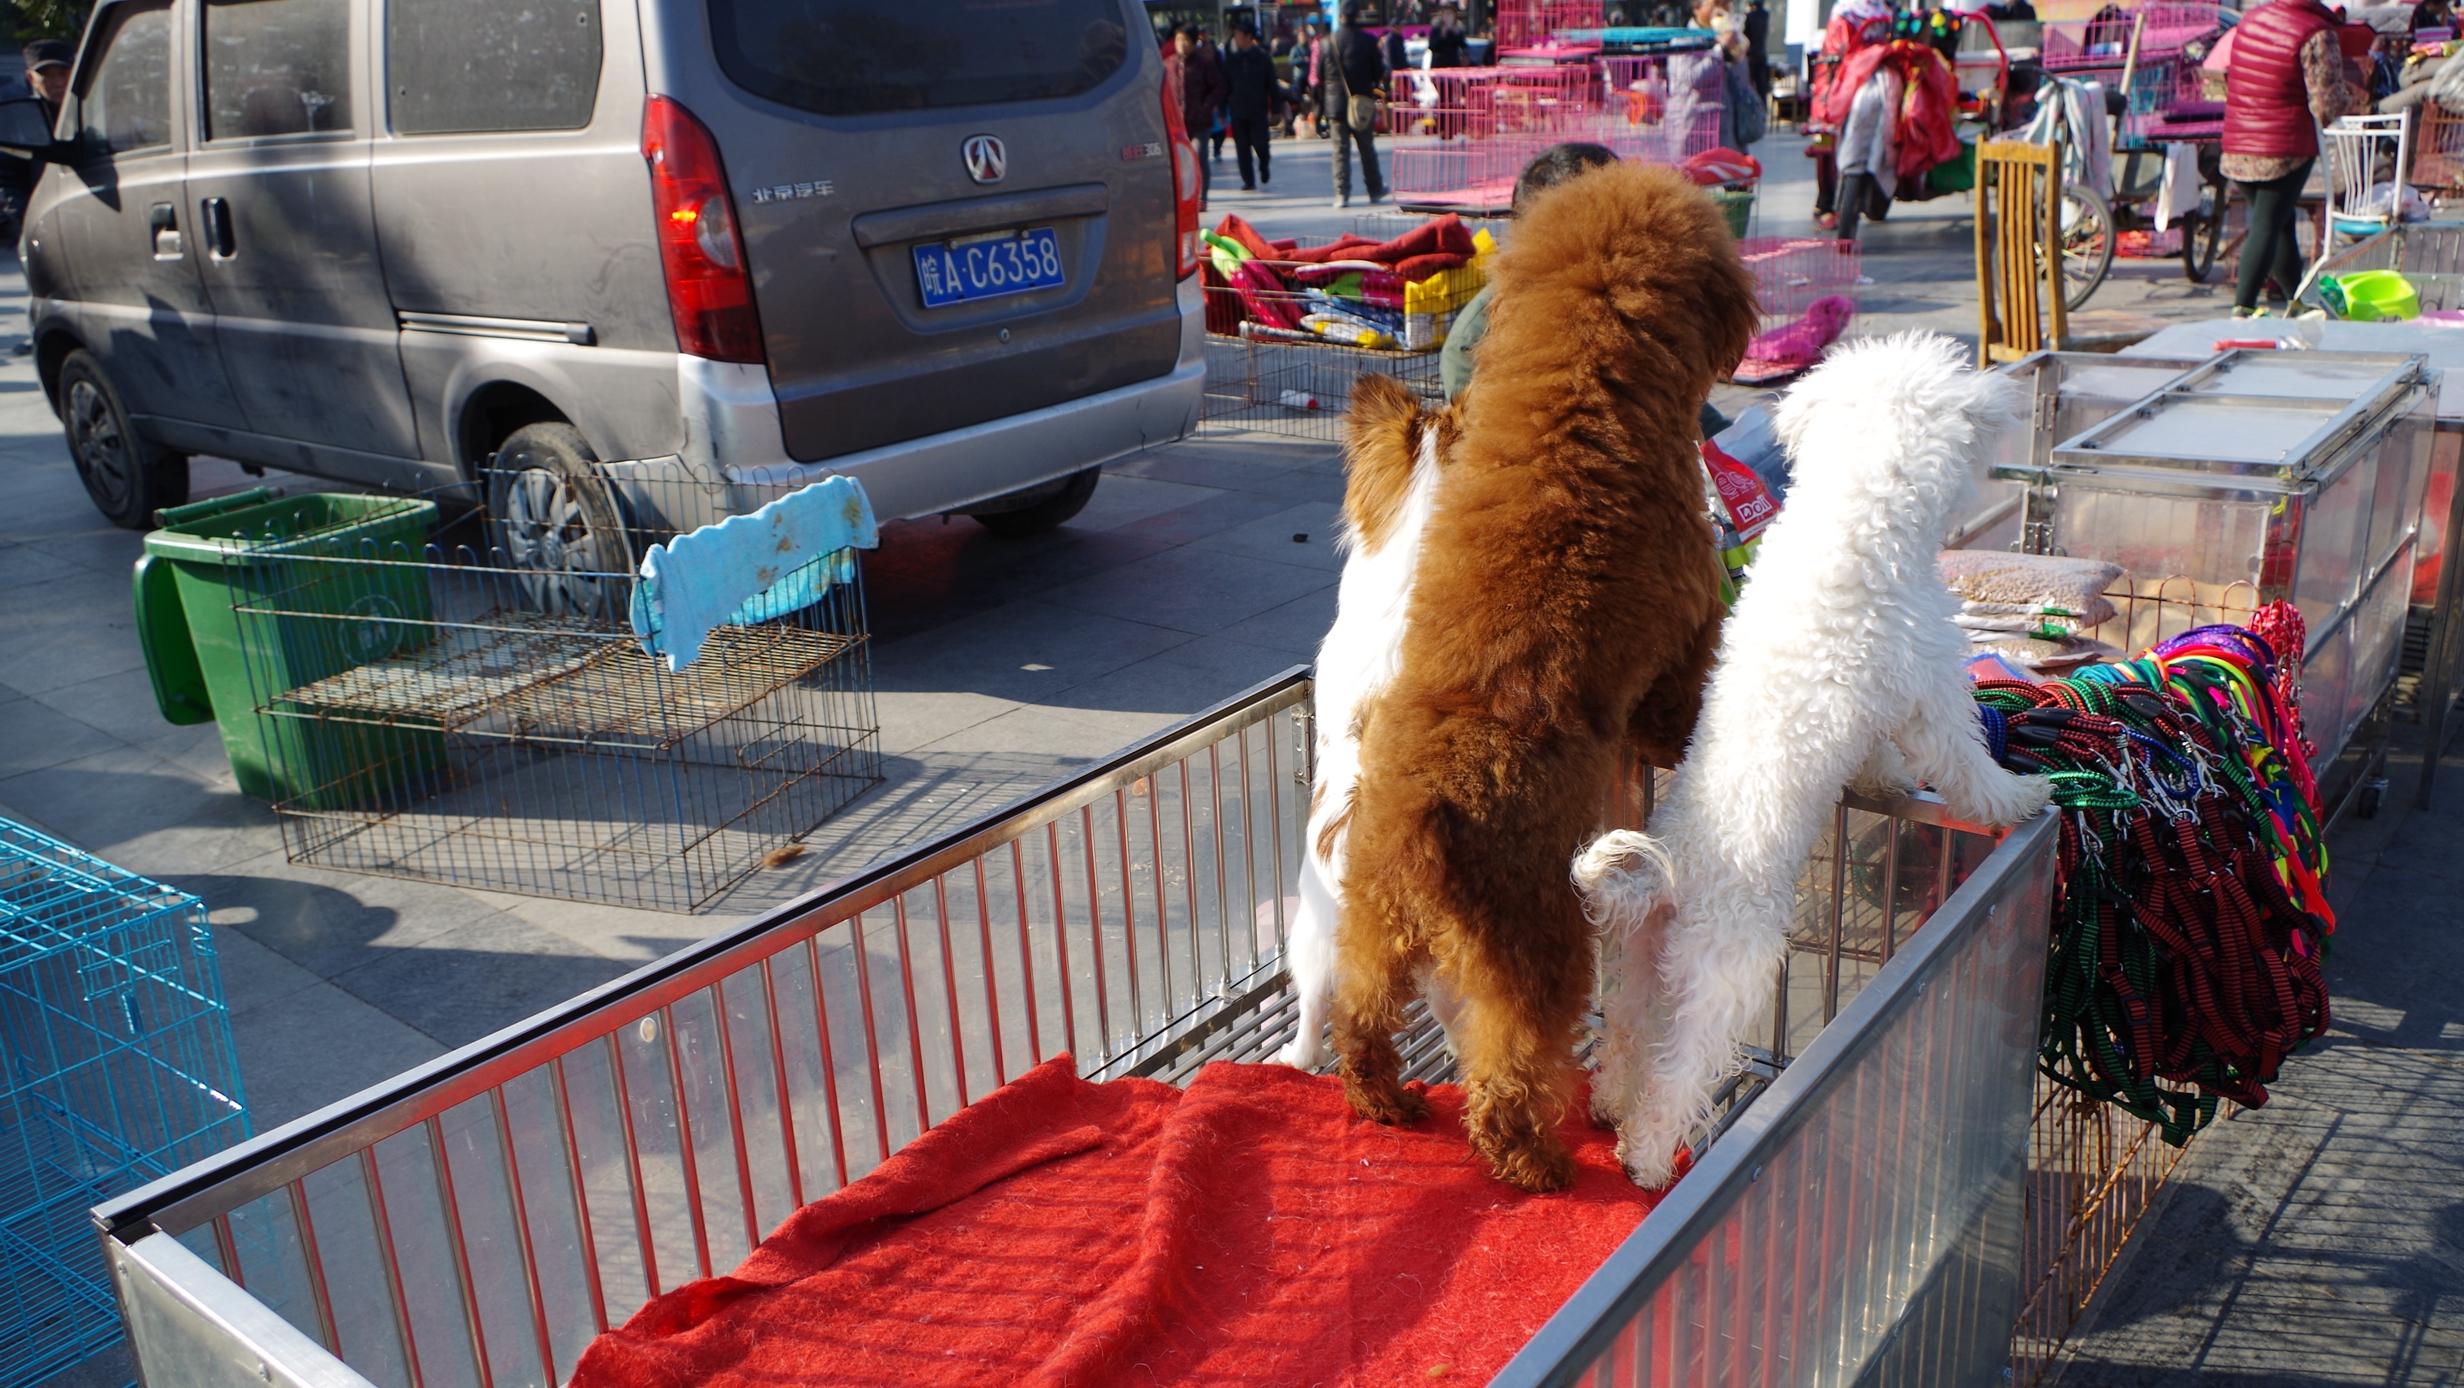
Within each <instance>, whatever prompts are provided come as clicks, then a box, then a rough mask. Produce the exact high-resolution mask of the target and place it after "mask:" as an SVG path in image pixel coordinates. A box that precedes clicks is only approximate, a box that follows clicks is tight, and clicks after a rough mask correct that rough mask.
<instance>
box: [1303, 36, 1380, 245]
mask: <svg viewBox="0 0 2464 1388" xmlns="http://www.w3.org/2000/svg"><path fill="white" fill-rule="evenodd" d="M1360 19H1361V7H1360V4H1359V0H1353V3H1351V4H1348V5H1345V6H1344V7H1343V27H1342V28H1340V29H1338V30H1336V31H1335V38H1334V43H1333V45H1332V46H1333V48H1334V53H1333V54H1332V55H1331V56H1332V59H1333V61H1331V62H1321V63H1320V64H1319V69H1320V74H1321V76H1322V77H1323V78H1324V80H1325V82H1326V90H1325V91H1324V93H1323V94H1321V96H1320V97H1319V101H1318V105H1319V109H1321V110H1322V111H1324V112H1325V113H1326V117H1327V118H1328V119H1330V120H1332V121H1333V122H1334V123H1335V124H1334V130H1335V149H1334V155H1335V206H1337V207H1349V206H1351V205H1352V160H1351V150H1352V147H1353V146H1354V145H1357V146H1358V147H1359V149H1360V177H1361V182H1363V183H1365V184H1367V185H1368V188H1369V201H1371V202H1383V201H1385V199H1386V180H1385V178H1384V177H1383V176H1382V175H1380V174H1379V173H1378V171H1377V103H1378V98H1379V97H1380V96H1382V95H1384V94H1385V90H1386V59H1385V56H1384V55H1383V54H1381V53H1379V52H1378V44H1377V40H1376V39H1374V38H1371V37H1370V36H1369V35H1368V34H1367V33H1366V32H1364V31H1363V30H1362V29H1361V27H1360ZM1347 141H1348V142H1349V143H1346V142H1347Z"/></svg>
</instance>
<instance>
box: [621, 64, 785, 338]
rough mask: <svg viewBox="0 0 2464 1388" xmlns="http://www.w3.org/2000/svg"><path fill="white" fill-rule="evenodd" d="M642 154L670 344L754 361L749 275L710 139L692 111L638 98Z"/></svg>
mask: <svg viewBox="0 0 2464 1388" xmlns="http://www.w3.org/2000/svg"><path fill="white" fill-rule="evenodd" d="M642 158H643V159H644V160H646V161H648V162H649V164H650V200H651V205H652V207H654V208H655V209H657V215H658V219H659V228H658V230H659V266H660V268H661V269H662V270H664V271H665V272H666V274H667V308H668V312H669V313H670V314H672V315H673V316H674V317H675V320H676V346H677V347H678V348H679V349H681V350H682V351H684V352H685V353H686V354H687V355H689V356H696V357H707V358H709V359H710V360H712V361H743V362H758V361H761V360H762V359H763V356H762V343H761V318H760V315H758V314H756V313H755V312H754V311H753V277H752V276H751V275H750V274H748V273H746V271H745V267H744V241H743V239H742V238H741V237H739V236H738V235H737V234H736V207H735V203H734V202H733V201H732V200H731V199H730V198H729V197H728V195H727V171H726V169H725V168H723V167H722V166H721V165H720V163H719V146H718V143H717V142H716V141H714V140H712V139H711V138H710V132H709V131H708V130H705V129H703V128H702V123H701V122H700V121H698V120H695V119H694V118H693V113H692V112H690V111H688V110H686V109H685V108H684V107H683V106H681V105H679V104H677V103H676V102H675V101H674V100H672V99H670V98H668V97H664V96H654V97H651V98H649V99H648V100H647V101H645V102H643V103H642Z"/></svg>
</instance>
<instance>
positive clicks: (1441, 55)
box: [1429, 5, 1471, 68]
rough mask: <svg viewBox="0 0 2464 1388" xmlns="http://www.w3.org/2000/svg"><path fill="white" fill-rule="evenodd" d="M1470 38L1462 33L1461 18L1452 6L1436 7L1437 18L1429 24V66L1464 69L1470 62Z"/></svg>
mask: <svg viewBox="0 0 2464 1388" xmlns="http://www.w3.org/2000/svg"><path fill="white" fill-rule="evenodd" d="M1470 53H1471V36H1470V35H1469V34H1467V33H1465V32H1464V29H1463V16H1462V14H1461V13H1460V12H1458V11H1457V10H1456V9H1455V7H1454V6H1452V5H1440V6H1438V7H1437V18H1436V19H1434V20H1432V21H1431V22H1430V24H1429V66H1431V67H1433V68H1439V67H1466V66H1469V64H1470V62H1471V58H1470Z"/></svg>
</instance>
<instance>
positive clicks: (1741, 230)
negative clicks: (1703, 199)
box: [1711, 188, 1754, 241]
mask: <svg viewBox="0 0 2464 1388" xmlns="http://www.w3.org/2000/svg"><path fill="white" fill-rule="evenodd" d="M1711 200H1712V201H1713V202H1716V203H1718V204H1719V205H1720V215H1721V216H1723V217H1726V218H1727V219H1728V234H1729V235H1731V236H1734V237H1736V238H1737V239H1738V240H1740V241H1742V240H1744V239H1745V236H1746V233H1747V231H1749V230H1750V229H1751V228H1752V226H1753V222H1754V190H1753V189H1751V188H1714V189H1712V190H1711Z"/></svg>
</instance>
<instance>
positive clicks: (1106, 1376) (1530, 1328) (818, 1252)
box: [573, 1056, 1656, 1388]
mask: <svg viewBox="0 0 2464 1388" xmlns="http://www.w3.org/2000/svg"><path fill="white" fill-rule="evenodd" d="M1429 1099H1430V1103H1431V1108H1432V1113H1431V1116H1430V1118H1429V1119H1428V1120H1427V1121H1426V1122H1423V1123H1421V1124H1419V1125H1417V1126H1415V1127H1412V1128H1407V1129H1391V1128H1380V1127H1376V1126H1374V1125H1371V1124H1367V1123H1362V1122H1359V1121H1357V1120H1355V1119H1354V1118H1353V1117H1352V1115H1351V1112H1350V1110H1349V1109H1348V1108H1347V1107H1346V1106H1345V1104H1344V1101H1343V1092H1342V1087H1341V1086H1340V1084H1338V1083H1337V1082H1336V1081H1334V1080H1332V1079H1329V1078H1325V1077H1319V1076H1309V1075H1303V1074H1300V1073H1299V1072H1297V1071H1293V1070H1288V1069H1285V1068H1283V1067H1281V1066H1267V1065H1229V1064H1219V1065H1211V1066H1208V1067H1207V1068H1206V1069H1204V1070H1203V1071H1201V1072H1199V1074H1198V1077H1197V1078H1196V1079H1195V1080H1194V1081H1192V1082H1191V1084H1190V1086H1189V1088H1188V1089H1187V1090H1185V1091H1184V1090H1178V1089H1174V1088H1172V1087H1171V1086H1169V1085H1165V1084H1159V1083H1155V1082H1152V1081H1147V1080H1115V1081H1113V1082H1111V1083H1108V1084H1090V1083H1088V1082H1086V1081H1084V1080H1081V1079H1080V1078H1079V1077H1078V1075H1077V1073H1076V1071H1075V1069H1074V1068H1073V1066H1072V1065H1071V1063H1070V1060H1069V1058H1068V1057H1066V1056H1063V1057H1058V1058H1056V1059H1054V1060H1051V1061H1048V1062H1046V1063H1045V1064H1043V1065H1041V1066H1038V1067H1037V1068H1036V1069H1035V1070H1033V1071H1031V1072H1029V1073H1028V1074H1026V1075H1024V1076H1022V1077H1020V1078H1019V1079H1018V1080H1017V1081H1015V1082H1013V1083H1011V1084H1010V1085H1008V1086H1006V1087H1004V1088H1002V1089H1000V1090H998V1091H996V1092H995V1093H993V1094H991V1095H989V1096H987V1097H986V1098H984V1099H982V1100H980V1101H978V1102H977V1103H976V1104H974V1105H973V1106H971V1107H969V1108H967V1109H964V1110H962V1111H960V1112H959V1113H957V1114H955V1115H953V1116H952V1117H950V1118H949V1119H948V1120H946V1121H944V1122H943V1123H941V1124H940V1125H939V1126H937V1127H934V1128H932V1129H931V1130H929V1131H927V1132H926V1133H925V1134H924V1135H923V1136H922V1137H919V1138H917V1139H916V1140H915V1141H914V1142H912V1143H910V1144H908V1145H907V1147H906V1148H905V1149H904V1150H903V1151H901V1152H900V1153H898V1154H897V1155H896V1156H893V1157H892V1158H891V1159H890V1160H889V1161H887V1162H885V1163H883V1165H882V1166H881V1167H880V1168H879V1169H877V1170H876V1171H874V1172H873V1174H871V1175H870V1176H867V1177H866V1178H864V1179H863V1180H860V1181H858V1182H856V1183H855V1184H854V1185H852V1186H849V1187H848V1188H847V1189H845V1190H842V1191H839V1192H838V1193H836V1194H834V1195H831V1196H829V1197H828V1198H826V1199H823V1200H820V1201H818V1202H816V1203H814V1204H811V1205H808V1206H806V1207H805V1208H803V1209H802V1210H799V1211H797V1212H796V1213H795V1214H794V1215H791V1216H789V1217H788V1219H787V1220H786V1221H785V1222H784V1223H783V1224H781V1225H780V1226H779V1228H778V1229H777V1231H775V1232H774V1233H772V1234H771V1235H770V1237H769V1238H768V1239H766V1240H764V1241H763V1243H762V1245H761V1247H760V1248H758V1249H756V1250H755V1251H754V1252H753V1254H752V1256H751V1257H749V1258H747V1259H746V1260H745V1262H744V1263H743V1265H742V1266H741V1267H739V1268H738V1269H737V1270H736V1271H735V1273H734V1274H733V1275H731V1276H727V1277H716V1278H708V1279H704V1280H703V1281H700V1282H696V1283H693V1284H691V1285H689V1286H685V1287H682V1288H679V1289H677V1290H675V1291H672V1292H669V1293H668V1294H666V1295H665V1296H662V1297H660V1298H658V1299H657V1300H655V1301H653V1302H651V1303H650V1304H649V1305H648V1306H646V1307H644V1308H643V1309H642V1310H641V1311H640V1312H638V1313H636V1314H635V1315H634V1317H633V1318H632V1320H630V1321H629V1322H627V1323H626V1324H625V1325H624V1326H623V1327H622V1328H620V1329H617V1330H613V1331H610V1332H609V1333H607V1334H606V1335H603V1336H601V1337H600V1338H599V1340H598V1341H597V1342H596V1343H594V1344H593V1345H592V1346H591V1347H590V1350H589V1352H588V1353H586V1354H585V1355H584V1356H583V1358H582V1362H581V1365H580V1367H579V1368H578V1369H577V1370H576V1372H575V1374H574V1377H573V1382H574V1384H575V1385H577V1388H610V1386H611V1385H620V1384H621V1385H676V1388H683V1385H687V1384H717V1385H746V1386H747V1388H750V1385H754V1384H766V1385H813V1384H823V1383H831V1384H838V1383H893V1382H897V1383H921V1382H930V1383H936V1384H943V1383H981V1384H1003V1385H1009V1384H1055V1385H1058V1384H1070V1385H1082V1384H1083V1385H1102V1384H1116V1383H1117V1384H1140V1385H1146V1384H1158V1383H1175V1382H1183V1383H1191V1382H1206V1383H1218V1382H1232V1381H1236V1380H1237V1381H1239V1382H1241V1383H1243V1384H1248V1385H1259V1386H1260V1388H1264V1386H1265V1385H1274V1384H1295V1385H1299V1384H1338V1383H1340V1384H1354V1385H1372V1384H1407V1383H1408V1384H1427V1383H1429V1382H1431V1381H1432V1380H1437V1379H1443V1380H1445V1381H1448V1382H1469V1383H1478V1382H1484V1381H1486V1380H1487V1379H1488V1377H1489V1376H1490V1375H1491V1374H1493V1373H1494V1372H1495V1371H1496V1370H1497V1369H1498V1368H1499V1367H1500V1366H1502V1365H1503V1364H1504V1363H1505V1362H1506V1361H1507V1360H1508V1359H1509V1358H1511V1357H1512V1356H1513V1354H1514V1352H1515V1351H1516V1350H1517V1349H1519V1348H1521V1347H1522V1344H1523V1342H1524V1341H1525V1340H1526V1339H1528V1338H1529V1337H1530V1336H1531V1334H1532V1332H1534V1331H1535V1330H1537V1329H1538V1328H1539V1327H1540V1325H1541V1323H1542V1322H1544V1321H1546V1320H1547V1319H1548V1317H1549V1316H1550V1314H1551V1313H1552V1312H1554V1311H1555V1310H1556V1309H1557V1307H1558V1305H1559V1304H1560V1303H1562V1302H1563V1301H1564V1300H1565V1299H1566V1297H1567V1296H1569V1295H1571V1294H1572V1293H1573V1291H1574V1290H1575V1288H1576V1287H1577V1286H1579V1285H1580V1284H1581V1282H1582V1281H1583V1279H1584V1278H1585V1277H1586V1276H1588V1275H1589V1274H1590V1272H1591V1271H1592V1270H1593V1269H1594V1268H1596V1267H1597V1266H1599V1264H1600V1262H1601V1261H1602V1260H1603V1259H1604V1258H1606V1257H1607V1256H1608V1254H1609V1253H1610V1252H1611V1251H1612V1250H1613V1249H1615V1248H1616V1246H1617V1244H1618V1243H1619V1242H1620V1241H1621V1240H1623V1239H1624V1238H1625V1236H1626V1235H1627V1234H1629V1233H1631V1232H1632V1231H1633V1229H1634V1226H1635V1225H1636V1224H1637V1223H1639V1222H1640V1221H1641V1219H1642V1217H1643V1215H1644V1214H1645V1213H1646V1212H1647V1211H1648V1210H1649V1209H1650V1208H1651V1206H1652V1204H1653V1203H1654V1200H1655V1198H1656V1197H1654V1196H1651V1195H1649V1194H1646V1193H1645V1192H1642V1191H1639V1190H1636V1189H1635V1188H1634V1187H1633V1186H1632V1185H1631V1184H1629V1183H1628V1182H1627V1181H1626V1179H1625V1176H1624V1174H1623V1173H1622V1172H1621V1171H1620V1170H1619V1168H1618V1165H1617V1162H1616V1159H1615V1156H1614V1153H1613V1148H1612V1140H1611V1138H1610V1135H1609V1134H1607V1133H1604V1132H1600V1131H1598V1130H1596V1129H1594V1128H1592V1127H1591V1126H1590V1125H1589V1124H1588V1123H1586V1122H1584V1121H1583V1119H1582V1118H1581V1117H1580V1116H1579V1108H1578V1110H1577V1111H1576V1113H1573V1114H1570V1115H1569V1117H1568V1119H1567V1123H1566V1128H1565V1132H1566V1136H1567V1139H1568V1140H1569V1141H1570V1142H1572V1143H1573V1144H1574V1146H1575V1152H1576V1158H1577V1162H1578V1168H1579V1173H1578V1175H1577V1177H1576V1181H1575V1184H1574V1186H1573V1188H1572V1189H1571V1190H1568V1191H1565V1192H1562V1193H1559V1194H1555V1195H1543V1196H1529V1195H1523V1194H1520V1193H1518V1192H1516V1191H1514V1190H1511V1189H1509V1188H1507V1187H1505V1186H1502V1185H1500V1184H1498V1183H1497V1182H1495V1181H1492V1180H1490V1179H1489V1178H1488V1177H1487V1176H1486V1175H1485V1174H1483V1173H1482V1172H1481V1170H1480V1169H1479V1167H1478V1166H1477V1165H1476V1164H1475V1162H1474V1160H1473V1158H1472V1155H1471V1151H1470V1148H1469V1147H1468V1146H1467V1145H1466V1143H1465V1141H1464V1138H1463V1129H1462V1107H1463V1104H1462V1095H1461V1092H1460V1091H1459V1090H1457V1089H1455V1088H1454V1087H1452V1086H1440V1087H1438V1088H1435V1089H1432V1090H1430V1091H1429Z"/></svg>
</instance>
